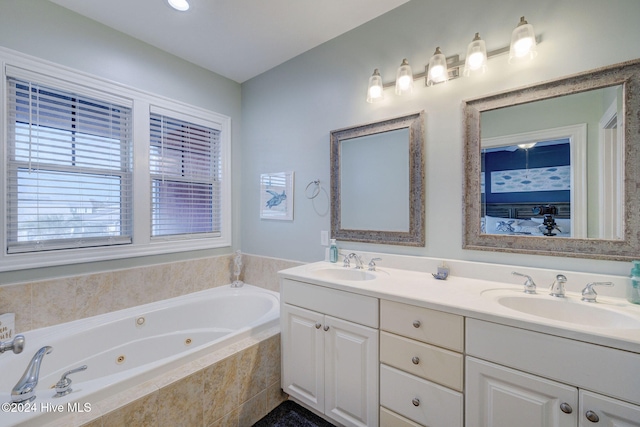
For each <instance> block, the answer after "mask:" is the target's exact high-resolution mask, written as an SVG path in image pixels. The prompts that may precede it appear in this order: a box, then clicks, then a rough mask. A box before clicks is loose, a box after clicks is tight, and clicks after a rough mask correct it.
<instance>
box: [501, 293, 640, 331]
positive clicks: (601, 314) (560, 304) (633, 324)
mask: <svg viewBox="0 0 640 427" xmlns="http://www.w3.org/2000/svg"><path fill="white" fill-rule="evenodd" d="M494 298H495V300H496V302H497V303H498V304H500V305H502V306H503V307H506V308H508V309H511V310H515V311H518V312H520V313H525V314H531V315H533V316H537V317H542V318H545V319H549V320H556V321H559V322H567V323H574V324H579V325H583V326H589V327H596V328H617V329H640V316H634V315H631V314H628V313H625V312H622V311H617V310H616V309H615V308H608V307H603V306H602V305H599V303H587V302H583V301H580V300H579V299H576V298H577V297H575V298H573V297H572V298H556V297H551V296H547V295H525V294H519V295H514V294H513V293H511V294H510V295H509V294H507V295H504V294H502V295H500V294H498V295H497V296H496V295H494Z"/></svg>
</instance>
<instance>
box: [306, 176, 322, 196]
mask: <svg viewBox="0 0 640 427" xmlns="http://www.w3.org/2000/svg"><path fill="white" fill-rule="evenodd" d="M314 184H315V188H313V191H312V192H311V195H309V187H311V186H312V185H314ZM318 194H320V180H319V179H316V180H315V181H311V182H310V183H309V184H307V188H305V189H304V195H305V197H306V198H307V199H310V200H311V199H315V198H316V197H318Z"/></svg>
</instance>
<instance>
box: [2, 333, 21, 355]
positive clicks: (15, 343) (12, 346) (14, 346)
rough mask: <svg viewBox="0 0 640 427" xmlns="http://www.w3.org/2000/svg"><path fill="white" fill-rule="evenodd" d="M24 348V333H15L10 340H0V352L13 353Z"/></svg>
mask: <svg viewBox="0 0 640 427" xmlns="http://www.w3.org/2000/svg"><path fill="white" fill-rule="evenodd" d="M23 349H24V335H16V336H15V337H13V340H12V341H0V353H4V352H5V351H9V350H11V351H13V352H14V353H15V354H18V353H22V350H23Z"/></svg>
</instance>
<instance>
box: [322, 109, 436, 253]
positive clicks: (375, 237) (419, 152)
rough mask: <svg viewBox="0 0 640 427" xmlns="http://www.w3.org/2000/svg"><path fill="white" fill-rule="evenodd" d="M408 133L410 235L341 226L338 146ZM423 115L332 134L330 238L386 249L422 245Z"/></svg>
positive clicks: (423, 243)
mask: <svg viewBox="0 0 640 427" xmlns="http://www.w3.org/2000/svg"><path fill="white" fill-rule="evenodd" d="M405 128H406V129H409V194H408V195H407V196H408V198H409V231H408V232H403V231H384V230H353V229H344V228H342V225H341V203H340V176H341V174H340V142H341V141H343V140H346V139H351V138H357V137H361V136H368V135H373V134H378V133H382V132H389V131H392V130H398V129H405ZM424 140H425V137H424V111H420V112H418V113H414V114H409V115H406V116H401V117H396V118H392V119H388V120H383V121H379V122H373V123H368V124H364V125H359V126H354V127H348V128H343V129H338V130H334V131H331V147H330V161H331V238H332V239H336V240H342V241H350V242H364V243H378V244H388V245H404V246H424V245H425V190H424V177H425V172H424V169H425V166H424Z"/></svg>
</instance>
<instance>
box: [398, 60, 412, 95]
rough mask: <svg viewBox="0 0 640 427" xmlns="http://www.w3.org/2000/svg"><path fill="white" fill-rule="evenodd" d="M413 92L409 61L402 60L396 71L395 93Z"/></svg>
mask: <svg viewBox="0 0 640 427" xmlns="http://www.w3.org/2000/svg"><path fill="white" fill-rule="evenodd" d="M411 92H413V72H412V71H411V67H410V66H409V61H407V60H406V59H403V60H402V64H400V67H399V68H398V72H397V73H396V95H404V94H406V93H411Z"/></svg>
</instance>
